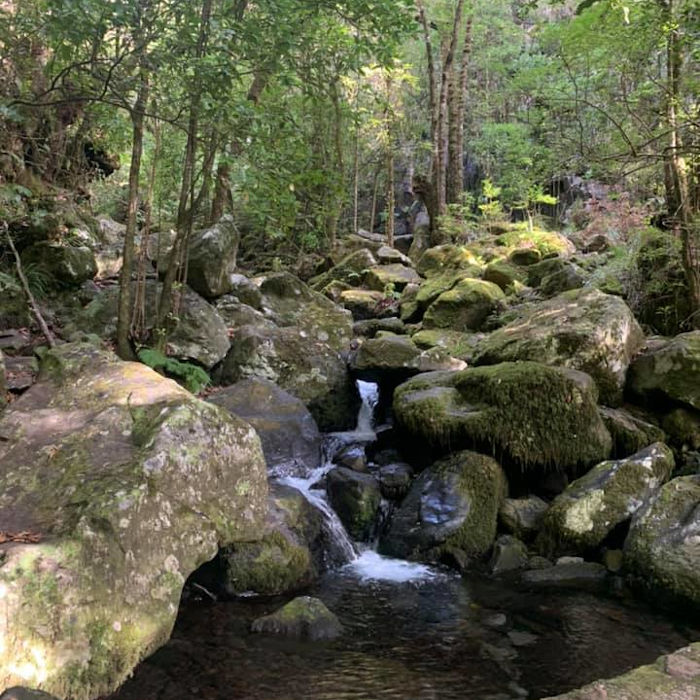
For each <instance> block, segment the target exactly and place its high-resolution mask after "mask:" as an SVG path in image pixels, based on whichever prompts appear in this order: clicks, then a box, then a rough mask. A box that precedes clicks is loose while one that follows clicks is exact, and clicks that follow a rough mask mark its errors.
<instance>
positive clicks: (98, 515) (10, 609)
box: [0, 344, 267, 700]
mask: <svg viewBox="0 0 700 700" xmlns="http://www.w3.org/2000/svg"><path fill="white" fill-rule="evenodd" d="M0 434H2V435H3V437H4V438H5V439H4V441H3V442H2V443H0V465H1V466H0V530H2V531H3V532H23V531H27V532H31V533H34V534H35V535H36V536H37V539H38V542H36V543H33V542H32V543H26V544H20V543H6V544H3V545H0V548H1V549H2V550H3V551H2V554H3V557H2V560H1V564H0V587H1V588H2V591H3V595H2V597H1V599H0V638H2V639H3V640H4V643H5V648H4V649H3V654H2V655H1V656H0V686H1V687H7V686H9V685H12V684H17V683H19V682H30V683H31V684H32V685H33V686H35V687H38V688H40V689H43V690H46V691H47V692H50V693H53V694H55V695H57V696H58V697H60V698H71V700H88V699H89V698H94V697H96V696H99V695H101V694H104V693H108V692H110V691H111V690H113V689H114V688H116V687H117V686H118V685H119V684H120V683H121V682H123V680H124V679H125V678H126V676H128V674H129V673H130V672H131V670H132V669H133V667H134V666H135V665H136V664H137V663H138V662H139V661H140V660H141V659H142V658H143V657H145V656H147V655H148V654H150V653H152V652H153V651H154V650H155V649H156V648H157V647H158V646H160V645H161V644H163V643H164V642H165V641H166V640H167V639H168V636H169V634H170V631H171V629H172V626H173V624H174V621H175V616H176V614H177V608H178V602H179V599H180V593H181V590H182V586H183V584H184V581H185V579H186V578H187V576H188V575H189V574H190V573H191V572H192V571H194V570H195V569H196V568H197V567H198V566H200V565H201V564H202V563H204V562H205V561H207V560H209V559H211V558H212V557H213V556H214V555H215V554H216V552H217V549H218V546H219V545H220V544H225V543H229V542H235V541H239V540H254V539H255V538H256V537H258V536H259V533H260V531H261V528H262V525H263V522H264V516H265V506H266V496H267V481H266V475H265V465H264V459H263V455H262V449H261V447H260V442H259V440H258V438H257V436H256V435H255V432H254V431H253V429H252V428H251V427H250V426H249V425H248V424H246V423H244V422H243V421H241V420H239V419H236V418H233V417H231V416H229V415H228V414H226V413H225V412H224V411H223V410H222V409H220V408H218V407H216V406H212V405H211V404H207V403H205V402H202V401H199V400H197V399H195V398H194V397H193V396H192V395H191V394H189V393H188V392H187V391H185V390H184V389H182V388H180V387H179V386H178V385H177V384H175V383H174V382H172V381H170V380H167V379H164V378H163V377H161V376H160V375H159V374H157V373H155V372H153V371H152V370H150V369H149V368H147V367H145V366H144V365H140V364H136V363H124V362H119V361H118V360H117V359H116V358H115V357H114V356H113V355H112V354H111V353H108V352H105V351H101V350H98V349H96V348H95V347H93V346H90V345H80V344H78V345H64V346H60V347H58V348H56V349H55V350H52V351H50V352H49V353H47V355H46V357H45V359H44V363H43V367H42V375H41V379H40V381H39V383H37V384H36V385H35V386H34V387H32V389H30V390H29V391H28V392H27V393H26V394H24V395H23V396H22V397H21V398H20V399H18V400H17V401H16V402H15V403H14V405H13V408H12V410H11V411H8V412H6V413H5V414H3V417H2V420H1V422H0ZM17 669H22V672H21V674H19V672H18V670H17ZM20 675H21V677H20Z"/></svg>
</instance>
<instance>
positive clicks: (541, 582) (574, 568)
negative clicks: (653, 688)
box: [522, 559, 641, 700]
mask: <svg viewBox="0 0 700 700" xmlns="http://www.w3.org/2000/svg"><path fill="white" fill-rule="evenodd" d="M607 577H608V572H607V569H606V568H605V567H604V566H603V565H602V564H598V563H597V562H592V561H583V559H581V560H580V561H563V562H557V564H556V566H547V567H544V568H537V569H530V570H529V571H526V572H525V573H523V575H522V580H523V582H524V583H526V584H529V585H531V586H538V587H539V586H542V587H545V588H585V589H594V590H595V589H599V588H600V587H601V586H602V585H603V584H604V583H605V581H606V580H607ZM640 700H641V699H640Z"/></svg>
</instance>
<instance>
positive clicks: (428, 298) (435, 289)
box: [416, 270, 470, 310]
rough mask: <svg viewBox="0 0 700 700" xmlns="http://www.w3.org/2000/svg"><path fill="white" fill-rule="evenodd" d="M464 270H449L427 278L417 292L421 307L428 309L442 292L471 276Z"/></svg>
mask: <svg viewBox="0 0 700 700" xmlns="http://www.w3.org/2000/svg"><path fill="white" fill-rule="evenodd" d="M469 276H470V275H469V273H468V272H467V271H464V270H447V271H446V272H442V273H441V274H439V275H434V276H433V277H430V278H429V279H427V280H425V282H423V283H422V284H421V286H420V289H419V290H418V293H417V294H416V302H417V303H418V305H419V306H420V308H421V309H423V310H425V309H427V308H428V307H429V306H430V305H431V304H432V303H433V302H434V301H435V300H436V299H437V298H438V297H439V296H440V295H441V294H443V293H444V292H449V291H450V289H452V288H453V287H454V286H455V285H456V284H457V283H458V282H461V281H462V280H463V279H465V278H467V277H469Z"/></svg>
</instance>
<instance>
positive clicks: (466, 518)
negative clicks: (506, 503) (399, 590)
mask: <svg viewBox="0 0 700 700" xmlns="http://www.w3.org/2000/svg"><path fill="white" fill-rule="evenodd" d="M506 490H507V482H506V478H505V475H504V473H503V470H502V469H501V467H500V465H499V464H498V462H496V461H495V460H494V459H492V458H491V457H487V456H485V455H481V454H477V453H476V452H469V451H464V452H458V453H456V454H453V455H451V456H450V457H447V458H445V459H443V460H441V461H438V462H436V463H435V464H433V465H432V466H431V467H429V468H428V469H426V470H425V471H424V472H423V473H422V474H421V475H420V476H419V477H418V478H417V479H416V480H415V481H414V482H413V485H412V486H411V490H410V491H409V493H408V496H406V498H405V499H404V501H403V503H402V504H401V507H400V508H399V509H398V510H397V511H396V512H395V513H394V515H393V517H392V519H391V523H390V525H389V530H388V532H387V534H386V536H385V537H383V538H382V540H381V542H380V548H379V550H380V552H382V553H385V554H390V555H392V556H397V557H401V558H412V559H429V560H430V559H438V558H440V557H441V556H442V555H448V554H456V552H459V553H461V554H462V555H466V556H467V557H479V556H482V555H483V554H485V553H486V552H487V551H488V550H489V549H490V548H491V545H492V544H493V541H494V538H495V536H496V523H497V519H498V510H499V508H500V506H501V503H502V502H503V499H504V498H505V495H506ZM456 557H457V558H458V559H462V558H463V557H462V556H460V555H459V554H456Z"/></svg>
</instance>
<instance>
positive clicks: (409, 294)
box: [399, 284, 421, 323]
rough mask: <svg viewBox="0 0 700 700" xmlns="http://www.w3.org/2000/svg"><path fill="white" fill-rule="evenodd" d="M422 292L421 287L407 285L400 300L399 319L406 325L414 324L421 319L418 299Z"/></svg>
mask: <svg viewBox="0 0 700 700" xmlns="http://www.w3.org/2000/svg"><path fill="white" fill-rule="evenodd" d="M419 291H420V285H418V284H407V285H406V286H405V287H404V289H403V292H402V293H401V297H400V298H399V318H400V319H401V320H402V321H403V322H404V323H413V322H415V321H417V320H418V319H419V318H420V312H421V308H420V305H419V304H418V302H417V301H416V298H417V297H418V292H419Z"/></svg>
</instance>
